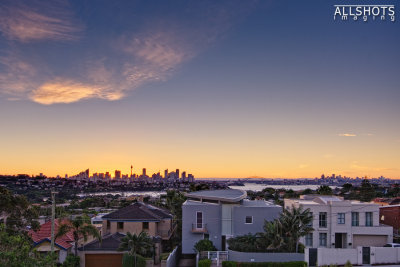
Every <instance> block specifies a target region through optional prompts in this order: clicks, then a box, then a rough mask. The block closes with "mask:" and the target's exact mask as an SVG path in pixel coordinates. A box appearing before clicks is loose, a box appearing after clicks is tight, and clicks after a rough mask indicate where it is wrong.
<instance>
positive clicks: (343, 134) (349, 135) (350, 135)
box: [338, 133, 357, 137]
mask: <svg viewBox="0 0 400 267" xmlns="http://www.w3.org/2000/svg"><path fill="white" fill-rule="evenodd" d="M338 135H339V136H344V137H354V136H357V135H356V134H353V133H341V134H338Z"/></svg>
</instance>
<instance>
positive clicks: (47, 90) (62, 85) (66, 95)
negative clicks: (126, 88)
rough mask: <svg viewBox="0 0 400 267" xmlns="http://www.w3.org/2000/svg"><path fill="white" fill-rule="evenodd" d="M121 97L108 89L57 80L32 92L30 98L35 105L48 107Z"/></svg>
mask: <svg viewBox="0 0 400 267" xmlns="http://www.w3.org/2000/svg"><path fill="white" fill-rule="evenodd" d="M122 96H123V95H122V94H121V93H116V92H114V91H110V90H108V88H104V87H97V86H93V85H90V84H82V83H77V82H75V81H68V80H58V81H53V82H48V83H45V84H43V85H42V86H40V87H39V88H37V89H36V90H34V91H33V93H32V96H31V98H32V100H33V101H35V102H37V103H40V104H44V105H50V104H54V103H72V102H76V101H78V100H82V99H86V98H93V97H96V98H103V99H107V100H118V99H120V98H121V97H122Z"/></svg>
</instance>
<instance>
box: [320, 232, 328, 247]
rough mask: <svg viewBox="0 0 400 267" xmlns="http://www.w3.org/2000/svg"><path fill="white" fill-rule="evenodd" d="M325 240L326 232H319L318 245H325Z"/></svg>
mask: <svg viewBox="0 0 400 267" xmlns="http://www.w3.org/2000/svg"><path fill="white" fill-rule="evenodd" d="M326 241H327V234H326V233H319V245H320V246H321V247H326Z"/></svg>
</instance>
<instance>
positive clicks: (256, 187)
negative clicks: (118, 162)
mask: <svg viewBox="0 0 400 267" xmlns="http://www.w3.org/2000/svg"><path fill="white" fill-rule="evenodd" d="M266 187H271V188H274V189H286V190H289V189H292V190H294V191H298V190H305V189H307V188H310V189H312V190H316V189H317V188H318V187H319V185H268V184H256V183H244V185H243V186H237V185H232V186H229V188H232V189H240V190H245V191H247V190H251V191H255V192H258V191H262V190H263V189H264V188H266ZM330 187H331V188H332V189H335V188H336V186H330ZM162 194H166V191H127V192H122V191H119V192H95V193H80V194H77V195H78V196H79V197H87V196H106V195H113V196H115V195H121V196H123V197H129V196H150V197H160V195H162Z"/></svg>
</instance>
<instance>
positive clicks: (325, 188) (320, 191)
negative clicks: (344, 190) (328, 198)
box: [317, 185, 333, 195]
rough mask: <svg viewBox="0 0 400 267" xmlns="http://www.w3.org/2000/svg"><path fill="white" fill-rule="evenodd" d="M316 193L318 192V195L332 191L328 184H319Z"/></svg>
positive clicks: (329, 193)
mask: <svg viewBox="0 0 400 267" xmlns="http://www.w3.org/2000/svg"><path fill="white" fill-rule="evenodd" d="M317 194H320V195H333V191H332V188H330V187H329V186H327V185H321V186H320V187H318V189H317Z"/></svg>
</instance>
